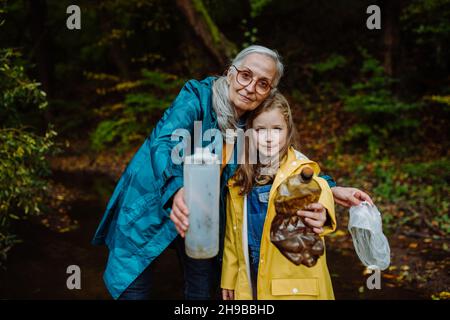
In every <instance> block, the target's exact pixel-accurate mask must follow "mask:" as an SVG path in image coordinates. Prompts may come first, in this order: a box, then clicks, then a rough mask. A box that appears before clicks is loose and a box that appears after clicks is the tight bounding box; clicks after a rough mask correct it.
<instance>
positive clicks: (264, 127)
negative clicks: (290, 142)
mask: <svg viewBox="0 0 450 320" xmlns="http://www.w3.org/2000/svg"><path fill="white" fill-rule="evenodd" d="M252 129H253V132H252V134H253V141H255V142H256V146H257V149H258V152H260V154H262V155H264V156H267V157H273V156H275V155H277V154H279V152H280V150H282V149H283V147H284V146H285V145H286V140H287V135H288V132H287V131H288V128H287V123H286V120H285V118H284V115H283V113H282V112H281V110H280V109H279V108H275V109H272V110H269V111H265V112H263V113H261V114H260V115H258V116H257V117H256V118H255V120H253V125H252Z"/></svg>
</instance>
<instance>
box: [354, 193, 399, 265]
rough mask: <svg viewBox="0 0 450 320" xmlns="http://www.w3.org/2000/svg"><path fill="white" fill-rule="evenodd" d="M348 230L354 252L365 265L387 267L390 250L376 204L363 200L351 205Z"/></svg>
mask: <svg viewBox="0 0 450 320" xmlns="http://www.w3.org/2000/svg"><path fill="white" fill-rule="evenodd" d="M348 231H349V232H350V234H351V236H352V239H353V245H354V247H355V251H356V254H357V255H358V257H359V259H360V260H361V262H362V263H363V264H364V265H365V266H366V267H368V268H370V269H380V270H385V269H386V268H387V267H389V264H390V259H391V257H390V254H391V250H390V248H389V242H388V240H387V238H386V236H385V235H384V234H383V228H382V222H381V214H380V212H379V211H378V209H377V207H376V206H372V205H371V204H370V203H368V202H367V201H364V202H362V203H361V204H360V205H358V206H354V207H351V208H350V219H349V221H348Z"/></svg>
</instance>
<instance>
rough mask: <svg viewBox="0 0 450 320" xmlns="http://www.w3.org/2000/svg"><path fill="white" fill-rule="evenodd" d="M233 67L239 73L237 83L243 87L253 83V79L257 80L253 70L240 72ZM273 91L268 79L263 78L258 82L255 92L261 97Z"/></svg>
mask: <svg viewBox="0 0 450 320" xmlns="http://www.w3.org/2000/svg"><path fill="white" fill-rule="evenodd" d="M232 67H234V68H235V69H236V71H237V75H236V81H237V83H239V84H240V85H241V86H244V87H246V86H248V85H250V84H251V83H252V82H253V79H255V78H254V77H253V72H252V71H251V70H248V69H245V70H239V69H238V68H237V67H236V66H235V65H232ZM271 89H273V87H272V85H271V84H270V82H269V81H268V80H267V79H265V78H263V79H258V80H256V85H255V90H256V92H257V93H259V94H260V95H264V94H266V93H267V92H269V91H270V90H271Z"/></svg>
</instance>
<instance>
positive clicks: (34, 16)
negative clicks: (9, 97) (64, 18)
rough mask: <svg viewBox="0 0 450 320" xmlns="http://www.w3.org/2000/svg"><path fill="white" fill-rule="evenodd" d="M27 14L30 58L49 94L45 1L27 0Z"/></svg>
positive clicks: (49, 52) (50, 70) (48, 56)
mask: <svg viewBox="0 0 450 320" xmlns="http://www.w3.org/2000/svg"><path fill="white" fill-rule="evenodd" d="M29 9H30V11H29V16H30V26H31V30H30V31H31V37H32V39H33V49H32V51H31V54H30V55H31V57H30V58H31V59H32V60H33V61H35V62H36V67H37V76H38V79H39V82H40V83H41V84H42V89H43V90H44V91H45V92H46V93H47V94H48V95H51V93H52V92H51V91H52V90H51V89H52V88H51V75H52V73H53V72H52V69H53V68H52V64H51V60H52V59H51V50H50V38H49V31H48V29H47V27H46V21H47V1H46V0H29Z"/></svg>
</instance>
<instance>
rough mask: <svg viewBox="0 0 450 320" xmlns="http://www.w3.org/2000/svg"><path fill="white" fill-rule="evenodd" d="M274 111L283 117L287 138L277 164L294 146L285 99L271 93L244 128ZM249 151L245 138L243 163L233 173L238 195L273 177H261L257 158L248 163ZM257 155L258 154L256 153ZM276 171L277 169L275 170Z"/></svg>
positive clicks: (290, 114)
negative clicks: (238, 188) (239, 188)
mask: <svg viewBox="0 0 450 320" xmlns="http://www.w3.org/2000/svg"><path fill="white" fill-rule="evenodd" d="M274 109H278V110H280V111H281V113H282V114H283V116H284V120H285V121H286V125H287V137H286V144H285V145H284V146H283V148H282V149H281V150H280V152H279V160H280V161H278V162H277V163H280V162H281V161H282V160H283V159H284V158H285V156H286V155H287V153H288V150H289V147H290V146H295V145H296V131H295V126H294V121H293V120H292V113H291V108H290V106H289V103H288V101H287V100H286V98H285V97H284V96H283V95H282V94H281V93H279V92H278V91H277V92H275V93H273V94H272V95H271V96H270V97H268V98H267V99H266V100H265V101H264V102H263V103H262V104H261V105H260V106H258V107H257V108H256V109H255V110H254V111H252V112H251V113H250V114H249V117H248V118H247V123H246V128H248V129H249V128H252V127H253V121H254V120H255V119H256V118H257V117H258V116H259V115H260V114H262V113H263V112H267V111H271V110H274ZM249 150H250V142H249V138H248V137H246V141H245V155H244V157H245V161H243V163H242V164H240V165H239V167H238V169H237V170H236V173H235V184H234V185H235V186H240V187H241V190H240V194H241V195H244V194H247V193H249V192H250V190H251V189H252V188H253V185H255V184H258V185H265V184H267V183H269V182H271V181H272V180H273V179H274V177H275V175H274V174H273V175H267V174H265V175H263V174H261V173H260V172H261V168H262V167H263V165H262V164H261V163H260V161H259V158H258V161H257V163H256V164H252V163H250V161H249V158H250V156H249ZM257 154H259V152H257ZM276 169H278V168H276Z"/></svg>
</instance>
